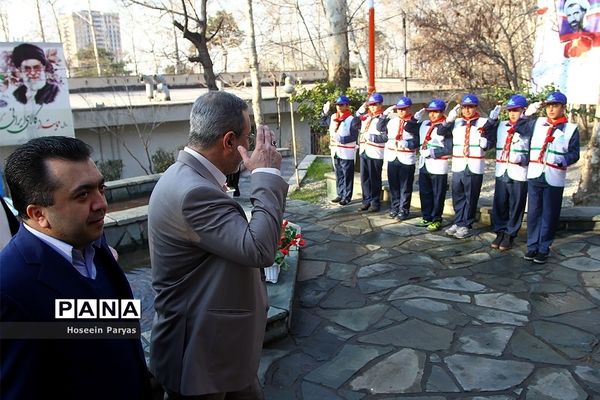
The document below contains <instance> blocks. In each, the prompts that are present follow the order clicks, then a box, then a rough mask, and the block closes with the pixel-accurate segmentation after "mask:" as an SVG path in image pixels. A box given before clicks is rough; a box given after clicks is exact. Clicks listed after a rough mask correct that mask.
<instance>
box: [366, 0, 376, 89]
mask: <svg viewBox="0 0 600 400" xmlns="http://www.w3.org/2000/svg"><path fill="white" fill-rule="evenodd" d="M367 91H368V92H369V93H373V92H374V91H375V0H369V85H368V87H367Z"/></svg>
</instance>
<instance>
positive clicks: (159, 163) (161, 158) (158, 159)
mask: <svg viewBox="0 0 600 400" xmlns="http://www.w3.org/2000/svg"><path fill="white" fill-rule="evenodd" d="M174 162H175V155H174V154H173V153H171V152H168V151H166V150H164V149H163V148H159V149H158V150H156V152H155V153H154V154H153V155H152V165H153V167H154V168H153V171H154V173H160V172H165V171H166V170H167V168H169V167H170V166H171V164H173V163H174Z"/></svg>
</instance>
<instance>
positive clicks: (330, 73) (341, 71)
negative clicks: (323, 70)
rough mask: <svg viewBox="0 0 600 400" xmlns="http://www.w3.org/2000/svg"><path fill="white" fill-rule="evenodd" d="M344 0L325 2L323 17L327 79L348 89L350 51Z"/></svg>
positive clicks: (328, 0)
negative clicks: (326, 33)
mask: <svg viewBox="0 0 600 400" xmlns="http://www.w3.org/2000/svg"><path fill="white" fill-rule="evenodd" d="M347 10H348V4H347V1H346V0H325V16H326V17H327V20H328V22H329V34H330V37H329V40H328V46H327V51H328V53H329V57H328V63H327V79H328V80H329V81H331V82H334V83H335V84H336V86H339V87H341V88H342V89H347V88H349V87H350V51H349V49H348V17H347V16H346V12H347Z"/></svg>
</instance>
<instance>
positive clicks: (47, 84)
mask: <svg viewBox="0 0 600 400" xmlns="http://www.w3.org/2000/svg"><path fill="white" fill-rule="evenodd" d="M12 62H13V64H14V66H15V68H16V69H17V71H18V75H19V77H20V80H21V81H22V83H21V84H20V86H19V87H18V88H17V89H15V91H14V92H13V96H14V97H15V99H16V100H17V101H18V102H19V103H22V104H27V103H28V102H30V101H32V100H33V101H35V103H36V104H40V105H43V104H48V103H52V102H53V101H54V99H55V98H56V95H57V94H58V91H59V87H58V85H57V84H56V83H55V82H53V81H52V80H51V79H48V77H47V76H46V74H51V73H52V72H54V70H53V67H52V64H51V63H50V62H49V61H48V59H47V58H46V55H45V54H44V51H43V50H42V49H40V48H39V47H38V46H35V45H33V44H29V43H24V44H20V45H18V46H16V47H15V48H14V49H13V51H12Z"/></svg>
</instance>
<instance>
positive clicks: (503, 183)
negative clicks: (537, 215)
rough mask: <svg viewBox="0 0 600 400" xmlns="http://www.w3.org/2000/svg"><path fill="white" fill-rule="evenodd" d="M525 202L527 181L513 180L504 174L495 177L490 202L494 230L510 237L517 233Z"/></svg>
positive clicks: (521, 220)
mask: <svg viewBox="0 0 600 400" xmlns="http://www.w3.org/2000/svg"><path fill="white" fill-rule="evenodd" d="M526 203H527V181H515V180H513V179H510V178H508V177H506V176H503V177H499V178H496V183H495V186H494V200H493V204H492V226H493V228H494V232H496V233H505V234H507V235H509V236H511V237H515V236H517V235H518V234H519V229H521V224H522V223H523V214H525V204H526Z"/></svg>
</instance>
